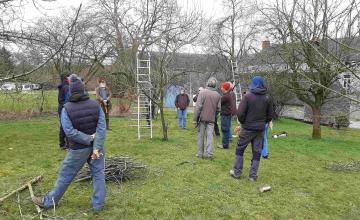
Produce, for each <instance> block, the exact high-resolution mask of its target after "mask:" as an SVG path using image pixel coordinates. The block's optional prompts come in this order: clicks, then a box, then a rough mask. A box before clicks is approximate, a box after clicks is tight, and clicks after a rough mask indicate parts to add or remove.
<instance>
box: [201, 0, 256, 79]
mask: <svg viewBox="0 0 360 220" xmlns="http://www.w3.org/2000/svg"><path fill="white" fill-rule="evenodd" d="M222 3H223V7H224V10H225V15H226V16H225V17H222V18H220V19H218V20H216V21H214V22H213V23H212V24H211V25H210V26H209V32H210V35H209V39H210V44H208V45H206V46H207V47H208V48H209V49H208V51H209V52H210V53H212V54H215V55H216V56H218V59H219V64H220V65H222V68H223V70H225V71H226V73H227V75H226V78H227V79H226V80H230V79H231V78H232V75H231V71H232V70H231V61H232V62H237V61H238V60H239V58H240V57H241V56H244V55H246V54H247V53H248V52H249V50H250V49H251V48H252V46H253V45H252V44H253V43H254V42H255V41H256V39H255V35H256V33H257V31H258V30H257V27H256V25H255V22H254V14H255V12H256V11H255V9H256V8H255V7H254V3H252V2H251V1H246V0H223V2H222ZM224 61H225V62H224Z"/></svg>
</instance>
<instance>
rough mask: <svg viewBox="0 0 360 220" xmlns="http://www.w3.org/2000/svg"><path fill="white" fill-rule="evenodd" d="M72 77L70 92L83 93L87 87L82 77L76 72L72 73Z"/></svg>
mask: <svg viewBox="0 0 360 220" xmlns="http://www.w3.org/2000/svg"><path fill="white" fill-rule="evenodd" d="M69 78H70V80H69V81H70V82H69V84H70V92H71V94H73V93H81V92H84V90H85V87H84V83H83V82H82V81H81V79H80V77H78V76H77V75H76V74H71V76H70V77H69Z"/></svg>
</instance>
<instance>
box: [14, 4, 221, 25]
mask: <svg viewBox="0 0 360 220" xmlns="http://www.w3.org/2000/svg"><path fill="white" fill-rule="evenodd" d="M27 1H28V3H27V4H26V5H25V6H24V7H23V10H22V13H21V14H22V15H23V20H24V21H31V20H32V19H34V18H36V17H41V16H46V15H56V14H58V13H59V12H60V11H61V10H62V9H67V8H70V7H75V8H77V7H79V5H80V4H81V3H82V4H83V7H84V6H87V5H89V4H90V1H89V0H54V1H51V2H46V1H45V2H44V1H41V0H37V1H35V2H38V3H39V4H35V5H34V4H33V3H32V1H31V0H27ZM221 1H222V0H178V2H179V3H180V4H181V5H183V6H184V7H192V5H194V4H195V5H196V6H198V7H200V8H201V9H203V11H204V13H205V14H206V15H207V16H209V17H212V18H217V17H221V16H222V15H223V14H224V13H223V11H222V6H221Z"/></svg>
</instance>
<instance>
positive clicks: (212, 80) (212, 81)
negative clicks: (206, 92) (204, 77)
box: [206, 77, 217, 88]
mask: <svg viewBox="0 0 360 220" xmlns="http://www.w3.org/2000/svg"><path fill="white" fill-rule="evenodd" d="M216 84H217V80H216V78H215V77H210V78H209V80H208V81H207V84H206V85H207V86H208V87H211V88H215V87H216Z"/></svg>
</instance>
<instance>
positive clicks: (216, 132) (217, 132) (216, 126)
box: [214, 112, 220, 136]
mask: <svg viewBox="0 0 360 220" xmlns="http://www.w3.org/2000/svg"><path fill="white" fill-rule="evenodd" d="M218 115H219V112H216V113H215V123H214V132H215V135H216V136H220V130H219V125H218V123H217V121H218Z"/></svg>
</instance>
